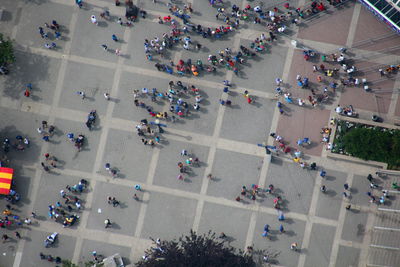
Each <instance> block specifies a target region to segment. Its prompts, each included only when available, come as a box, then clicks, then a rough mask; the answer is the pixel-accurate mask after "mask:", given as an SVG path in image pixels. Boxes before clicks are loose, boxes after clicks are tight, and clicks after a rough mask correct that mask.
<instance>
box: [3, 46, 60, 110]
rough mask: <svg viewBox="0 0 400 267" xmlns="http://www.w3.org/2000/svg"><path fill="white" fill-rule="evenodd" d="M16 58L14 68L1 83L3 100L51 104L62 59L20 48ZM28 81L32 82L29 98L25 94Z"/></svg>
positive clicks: (16, 52)
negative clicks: (39, 54)
mask: <svg viewBox="0 0 400 267" xmlns="http://www.w3.org/2000/svg"><path fill="white" fill-rule="evenodd" d="M15 58H16V62H15V63H13V67H12V70H11V71H10V73H9V75H7V76H3V77H4V79H5V82H4V83H1V85H0V92H1V93H2V96H3V97H4V98H3V100H2V101H13V100H15V99H21V100H23V101H34V102H40V103H44V104H48V105H51V103H52V101H53V92H54V88H55V87H56V83H57V78H58V71H59V68H60V63H61V61H60V60H59V59H55V58H50V57H46V56H38V55H36V54H31V53H29V52H24V51H20V50H16V51H15ZM28 83H30V84H32V92H31V96H30V97H29V98H27V97H25V96H24V92H25V89H26V88H27V87H26V85H27V84H28Z"/></svg>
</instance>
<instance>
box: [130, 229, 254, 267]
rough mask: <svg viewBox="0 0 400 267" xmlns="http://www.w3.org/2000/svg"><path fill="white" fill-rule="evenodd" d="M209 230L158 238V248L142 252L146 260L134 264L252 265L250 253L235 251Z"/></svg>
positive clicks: (155, 266) (171, 266) (172, 266)
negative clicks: (204, 232) (164, 238)
mask: <svg viewBox="0 0 400 267" xmlns="http://www.w3.org/2000/svg"><path fill="white" fill-rule="evenodd" d="M225 243H226V241H224V240H220V239H218V238H216V236H215V233H211V232H209V233H208V234H204V235H197V234H196V232H194V231H192V230H191V231H190V234H189V235H188V236H183V237H181V238H179V240H178V241H175V240H172V241H162V242H161V244H160V245H159V246H158V248H151V249H148V250H146V251H145V254H146V255H147V259H146V260H145V259H142V260H140V261H139V262H137V263H136V266H138V267H189V266H190V267H205V266H207V267H214V266H215V267H224V266H226V267H228V266H229V267H253V266H255V262H254V260H253V258H252V256H251V255H248V254H247V253H246V254H245V253H243V251H241V250H238V251H236V249H235V248H233V247H231V246H229V245H227V244H225Z"/></svg>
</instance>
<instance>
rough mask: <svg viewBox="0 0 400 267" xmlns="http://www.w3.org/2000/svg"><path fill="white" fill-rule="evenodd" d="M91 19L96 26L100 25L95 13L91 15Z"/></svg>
mask: <svg viewBox="0 0 400 267" xmlns="http://www.w3.org/2000/svg"><path fill="white" fill-rule="evenodd" d="M90 21H91V22H92V23H93V24H95V25H96V26H98V25H99V23H98V22H97V19H96V16H95V15H92V16H90Z"/></svg>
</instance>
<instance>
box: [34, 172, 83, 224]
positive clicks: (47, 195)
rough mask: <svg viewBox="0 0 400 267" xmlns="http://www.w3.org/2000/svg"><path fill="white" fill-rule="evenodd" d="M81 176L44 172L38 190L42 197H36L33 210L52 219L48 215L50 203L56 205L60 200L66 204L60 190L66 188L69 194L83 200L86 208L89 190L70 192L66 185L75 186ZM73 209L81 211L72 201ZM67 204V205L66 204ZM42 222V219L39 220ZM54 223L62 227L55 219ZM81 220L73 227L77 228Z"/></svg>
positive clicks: (76, 211) (47, 218)
mask: <svg viewBox="0 0 400 267" xmlns="http://www.w3.org/2000/svg"><path fill="white" fill-rule="evenodd" d="M80 179H81V178H79V177H72V176H65V175H55V174H51V173H43V174H42V177H41V178H40V187H39V192H38V196H42V197H38V198H36V202H35V203H34V207H33V210H34V211H35V212H36V213H37V215H38V216H42V217H46V220H50V221H51V219H50V218H49V216H48V211H49V208H48V206H49V205H54V206H55V205H56V202H57V201H59V202H60V203H61V204H62V205H64V203H65V202H64V199H63V198H62V197H61V195H60V191H61V190H64V191H65V192H66V193H67V194H68V195H72V196H76V197H78V198H79V199H80V200H81V203H82V208H81V209H82V210H84V209H85V202H86V201H85V199H86V196H87V190H85V191H84V192H82V193H78V194H72V193H69V192H68V191H67V190H66V189H65V187H66V186H67V185H69V186H73V185H75V184H77V183H78V182H79V181H80ZM89 188H90V181H89ZM69 205H70V206H71V207H72V208H73V209H74V211H73V212H74V213H78V215H79V213H80V211H78V210H77V209H76V206H75V205H74V204H73V203H71V204H69ZM64 206H67V205H64ZM39 222H40V221H39ZM52 223H53V224H54V225H57V226H59V227H60V228H61V227H62V224H59V223H57V222H55V221H52ZM79 223H80V222H79V221H78V223H77V224H74V225H73V226H71V228H77V226H79Z"/></svg>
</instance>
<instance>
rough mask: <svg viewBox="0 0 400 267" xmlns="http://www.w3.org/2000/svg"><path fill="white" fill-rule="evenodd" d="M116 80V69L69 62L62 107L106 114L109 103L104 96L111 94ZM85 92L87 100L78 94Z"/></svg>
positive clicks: (61, 101) (62, 94) (62, 95)
mask: <svg viewBox="0 0 400 267" xmlns="http://www.w3.org/2000/svg"><path fill="white" fill-rule="evenodd" d="M113 80H114V69H107V68H102V67H98V66H92V65H84V64H81V63H76V62H71V61H70V62H68V65H67V70H66V75H65V79H64V84H63V88H64V89H63V90H62V93H61V98H60V103H59V105H60V106H61V107H65V108H71V109H77V110H80V111H84V112H85V113H86V112H87V113H89V112H90V110H92V109H95V110H97V112H98V113H99V114H105V112H106V110H107V104H108V103H107V101H106V100H105V99H104V96H103V94H104V93H105V92H110V91H111V87H112V85H113ZM79 91H83V92H84V93H85V94H86V98H85V99H82V97H81V96H79V95H78V94H77V92H79Z"/></svg>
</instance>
